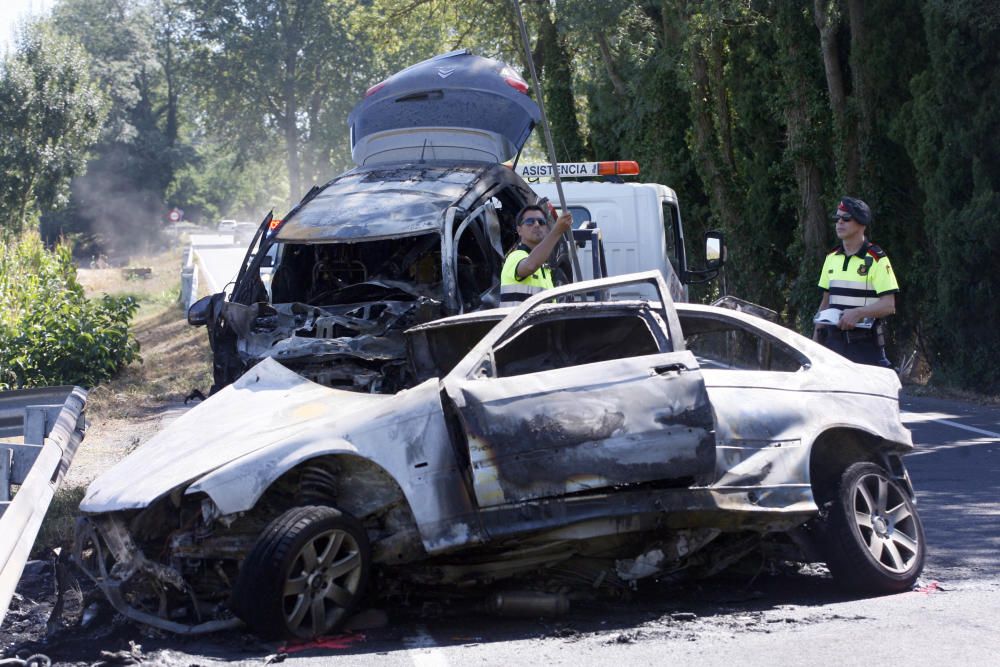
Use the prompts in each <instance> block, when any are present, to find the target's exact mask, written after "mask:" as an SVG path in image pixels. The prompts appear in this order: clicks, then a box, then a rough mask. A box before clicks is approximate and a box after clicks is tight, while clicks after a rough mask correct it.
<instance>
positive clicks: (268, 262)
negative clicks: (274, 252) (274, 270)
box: [260, 255, 274, 269]
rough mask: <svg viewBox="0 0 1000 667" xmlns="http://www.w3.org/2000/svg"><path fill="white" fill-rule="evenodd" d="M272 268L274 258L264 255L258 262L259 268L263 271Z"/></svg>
mask: <svg viewBox="0 0 1000 667" xmlns="http://www.w3.org/2000/svg"><path fill="white" fill-rule="evenodd" d="M272 266H274V257H271V256H270V255H264V258H263V259H262V260H260V267H261V268H262V269H263V268H265V267H272Z"/></svg>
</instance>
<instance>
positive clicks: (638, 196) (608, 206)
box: [515, 161, 722, 301]
mask: <svg viewBox="0 0 1000 667" xmlns="http://www.w3.org/2000/svg"><path fill="white" fill-rule="evenodd" d="M515 170H516V171H517V172H518V174H520V175H521V176H522V177H523V178H525V179H526V180H528V183H529V185H530V186H531V188H532V189H533V190H534V191H535V192H536V193H537V194H538V195H540V196H542V197H545V198H546V199H548V200H549V201H550V202H551V203H552V204H554V205H556V206H558V204H559V196H558V192H557V190H556V184H555V183H554V182H535V179H540V178H546V177H551V174H552V168H551V166H550V165H547V164H525V165H520V166H518V167H517V168H516V169H515ZM638 173H639V166H638V164H636V163H635V162H630V161H624V162H623V161H618V162H573V163H565V162H563V163H559V174H560V177H562V178H564V179H579V178H592V177H598V176H622V175H636V174H638ZM562 188H563V194H564V195H565V196H566V206H567V208H568V209H569V210H570V212H571V213H572V214H573V228H574V229H587V228H594V227H596V228H597V229H599V230H600V239H601V241H602V243H603V247H604V259H605V266H606V271H605V275H608V276H617V275H624V274H626V273H635V272H637V271H646V270H649V269H654V270H658V271H661V272H662V273H663V276H664V278H666V281H667V285H668V286H669V288H670V292H671V296H672V297H673V298H674V300H675V301H687V300H688V289H687V284H688V283H689V282H698V281H701V280H704V279H705V278H706V277H711V276H710V274H711V273H712V272H713V271H717V270H718V267H719V266H721V262H719V260H720V259H721V258H722V240H721V235H719V234H718V233H713V234H712V236H711V237H710V239H711V240H709V239H707V242H708V243H709V244H710V247H711V248H715V249H717V250H716V253H713V252H712V251H711V250H708V253H707V260H708V266H707V267H706V269H708V271H696V272H693V271H691V270H690V269H689V268H688V263H687V255H686V252H685V245H684V225H683V222H682V220H681V211H680V205H679V203H678V200H677V193H676V192H674V190H673V189H672V188H669V187H667V186H666V185H662V184H660V183H623V182H596V181H589V180H585V181H577V180H573V181H568V180H567V181H563V183H562ZM595 249H596V247H595V245H594V244H590V243H588V244H586V245H585V246H584V247H582V248H579V249H578V251H577V253H578V257H579V262H580V269H581V273H582V274H583V278H584V279H585V280H589V279H591V278H597V277H600V276H595V275H594V266H595V262H594V261H593V260H592V256H593V255H592V254H593V252H594V251H595ZM713 254H715V256H714V257H713ZM712 260H715V264H713V263H712Z"/></svg>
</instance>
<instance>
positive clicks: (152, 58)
mask: <svg viewBox="0 0 1000 667" xmlns="http://www.w3.org/2000/svg"><path fill="white" fill-rule="evenodd" d="M175 13H176V12H175V10H174V8H173V0H128V1H126V0H62V2H60V3H59V4H57V5H56V6H55V7H54V9H53V18H52V22H53V24H54V25H55V26H56V28H57V29H59V30H60V31H61V32H62V33H63V34H67V35H78V36H79V39H80V41H81V42H82V44H83V46H84V48H85V49H86V50H87V52H88V53H89V54H90V56H91V57H90V63H91V76H92V78H93V79H94V80H96V81H97V82H98V83H99V85H100V86H101V88H102V89H103V90H104V91H105V92H106V94H107V96H108V98H109V99H110V102H111V104H110V113H109V114H108V117H107V119H106V121H105V123H104V126H103V127H102V131H101V139H100V142H99V143H98V144H97V145H96V146H95V148H94V158H93V159H92V160H91V162H90V164H89V165H88V168H87V173H86V174H85V175H83V176H81V177H79V178H76V179H74V182H73V185H72V197H71V200H70V203H69V206H68V207H67V208H66V209H65V210H63V211H61V212H59V213H56V214H48V215H46V216H44V218H43V220H42V230H43V232H44V233H45V235H46V237H47V238H48V239H49V240H50V241H52V240H53V238H54V237H57V236H60V235H63V234H73V235H77V236H78V237H79V238H78V249H79V247H83V249H85V250H86V249H89V250H90V251H91V252H98V251H99V252H107V253H116V252H130V251H132V250H135V249H141V248H144V247H146V246H147V245H148V244H149V243H150V242H151V241H153V240H155V239H156V238H157V236H158V234H159V231H160V227H161V223H162V221H163V220H164V218H165V214H166V205H165V202H164V195H165V192H166V190H167V188H168V187H169V185H170V183H171V181H172V180H173V176H174V172H175V170H176V169H178V168H179V167H180V166H181V165H182V164H183V163H184V162H185V160H187V159H189V157H188V154H189V152H190V151H186V150H185V149H184V148H183V147H182V146H180V145H179V141H178V135H179V124H180V119H179V118H178V113H177V109H178V104H179V102H178V97H177V96H178V86H177V84H176V78H175V76H174V75H175V74H176V72H175V71H174V70H175V68H176V65H177V63H176V61H175V60H174V59H173V56H174V52H173V46H174V43H175V42H179V36H178V33H177V31H176V26H177V19H176V17H175V16H174V14H175ZM168 60H169V64H170V76H165V71H166V67H165V65H164V62H167V61H168ZM88 244H92V247H91V248H86V246H87V245H88Z"/></svg>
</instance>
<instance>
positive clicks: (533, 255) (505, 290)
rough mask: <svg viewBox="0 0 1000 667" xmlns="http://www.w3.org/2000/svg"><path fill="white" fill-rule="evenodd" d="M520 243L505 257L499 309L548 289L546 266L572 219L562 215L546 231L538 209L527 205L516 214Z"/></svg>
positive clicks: (549, 274) (549, 271)
mask: <svg viewBox="0 0 1000 667" xmlns="http://www.w3.org/2000/svg"><path fill="white" fill-rule="evenodd" d="M515 221H516V223H517V235H518V237H519V238H520V242H519V243H518V244H517V245H516V246H515V247H514V249H513V250H511V251H510V252H509V253H507V259H505V260H504V263H503V270H502V271H501V272H500V305H501V306H511V305H517V304H518V303H520V302H521V301H524V300H525V299H527V298H528V297H530V296H532V295H533V294H537V293H538V292H541V291H542V290H545V289H550V288H552V286H553V285H552V269H550V268H549V266H548V264H547V263H546V262H547V261H548V259H549V255H551V254H552V250H553V249H554V248H555V247H556V244H557V243H558V242H559V238H560V237H561V236H562V235H563V234H565V233H566V232H567V231H568V230H569V229H570V228H571V227H572V226H573V216H572V214H570V213H565V212H564V213H563V214H562V215H560V216H559V219H558V220H556V224H555V225H554V226H553V227H552V229H549V224H548V216H547V215H546V213H545V210H544V209H543V208H542V207H541V206H536V205H534V204H529V205H528V206H525V207H524V208H523V209H521V211H520V212H519V213H518V214H517V217H516V218H515Z"/></svg>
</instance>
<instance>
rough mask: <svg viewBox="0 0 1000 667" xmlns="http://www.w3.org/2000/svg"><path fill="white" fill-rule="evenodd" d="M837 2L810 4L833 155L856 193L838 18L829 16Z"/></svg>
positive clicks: (817, 0)
mask: <svg viewBox="0 0 1000 667" xmlns="http://www.w3.org/2000/svg"><path fill="white" fill-rule="evenodd" d="M835 2H836V0H813V19H814V21H815V23H816V28H817V29H818V30H819V41H820V50H821V51H822V54H823V69H824V70H825V72H826V87H827V92H828V93H829V95H830V111H831V112H832V114H833V122H834V127H835V129H836V136H837V139H838V142H839V143H840V145H839V146H837V145H835V146H834V152H835V154H836V155H837V160H838V162H839V163H840V173H841V176H842V178H843V180H844V188H845V189H846V190H847V192H857V187H858V169H859V167H860V164H861V159H860V155H859V153H858V138H857V132H856V131H855V129H854V127H853V124H852V123H851V122H850V120H849V115H848V112H847V91H846V89H845V88H844V72H843V70H842V69H841V67H840V54H839V52H838V50H837V28H838V27H839V25H840V18H839V16H835V15H833V16H832V15H831V12H830V10H831V8H833V5H834V3H835Z"/></svg>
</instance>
